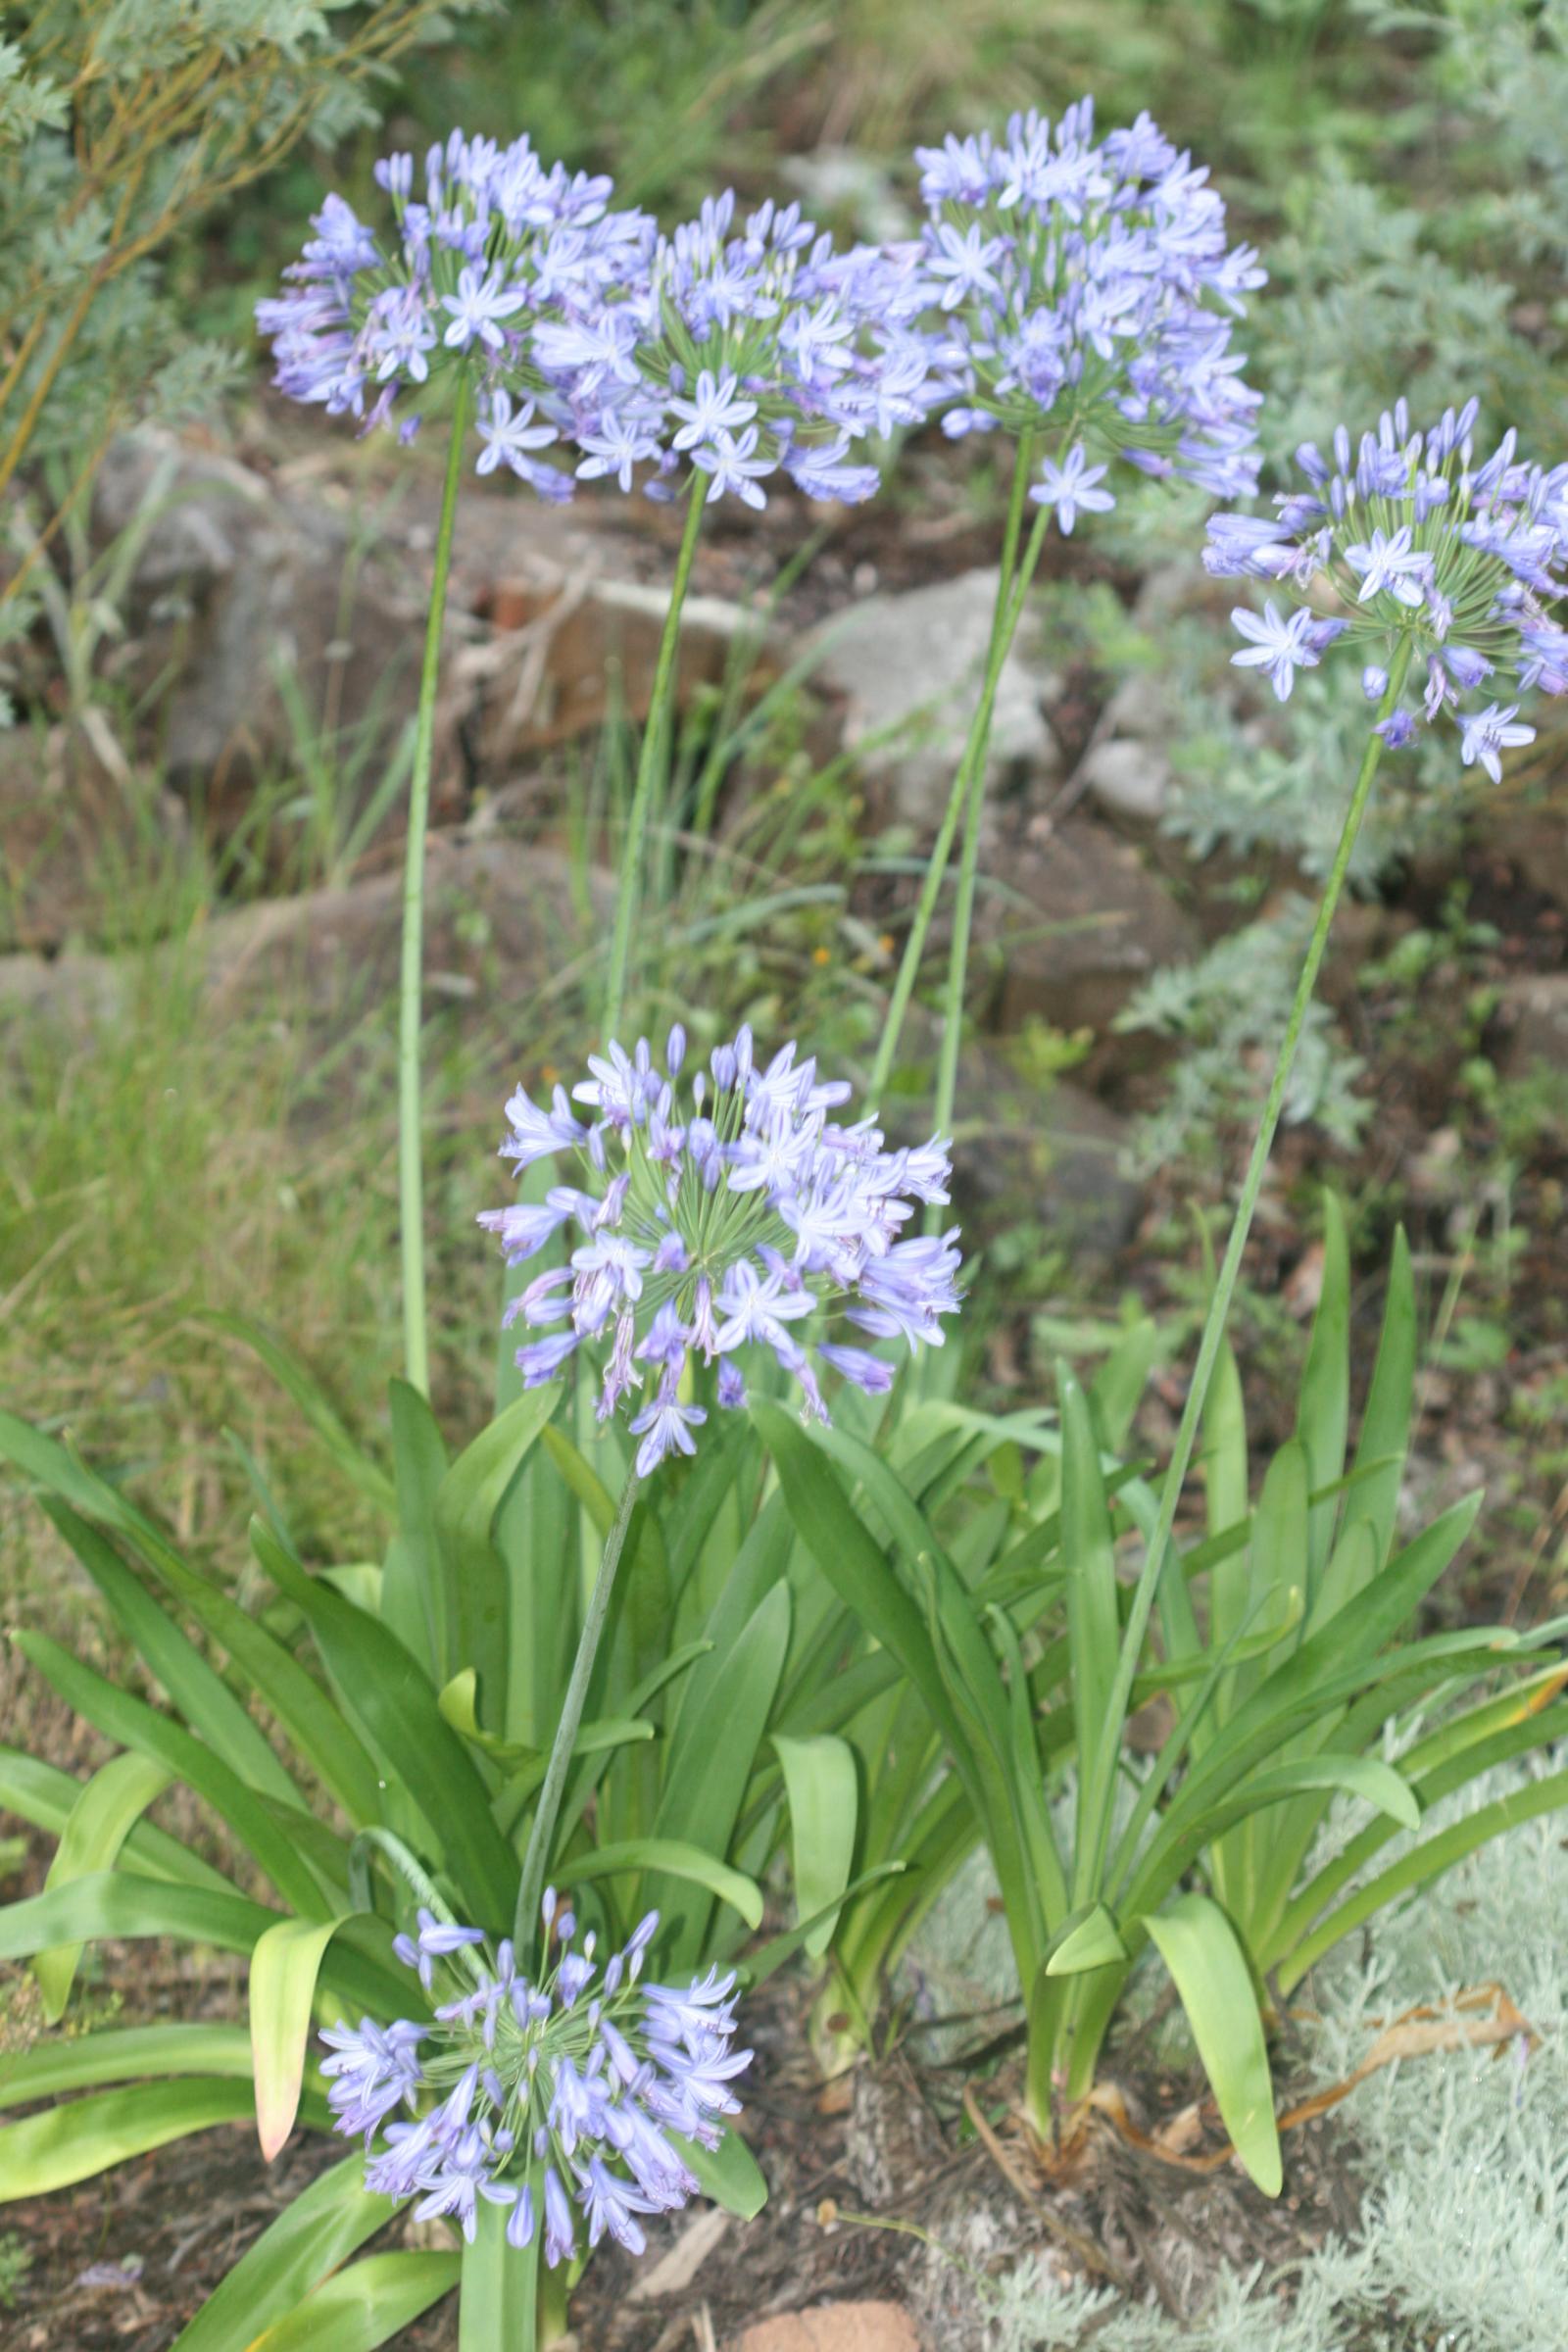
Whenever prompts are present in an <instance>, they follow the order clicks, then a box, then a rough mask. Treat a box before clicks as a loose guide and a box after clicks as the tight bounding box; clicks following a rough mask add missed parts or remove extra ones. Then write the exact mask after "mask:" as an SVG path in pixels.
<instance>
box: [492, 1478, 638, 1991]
mask: <svg viewBox="0 0 1568 2352" xmlns="http://www.w3.org/2000/svg"><path fill="white" fill-rule="evenodd" d="M641 1483H642V1482H641V1481H640V1480H639V1478H638V1476H637V1472H636V1470H635V1469H631V1470H628V1471H627V1473H626V1484H625V1486H624V1487H623V1488H622V1489H621V1494H620V1508H619V1509H618V1510H617V1511H616V1513H615V1522H614V1525H613V1527H612V1529H611V1531H610V1533H609V1535H608V1536H607V1537H606V1538H605V1548H604V1550H603V1552H602V1553H601V1554H600V1560H599V1574H598V1576H597V1577H596V1578H595V1580H594V1589H593V1593H592V1595H591V1597H590V1599H589V1602H588V1614H587V1616H586V1617H585V1618H584V1619H583V1626H582V1632H581V1634H580V1635H579V1636H578V1638H577V1655H576V1656H575V1658H573V1660H572V1662H571V1680H570V1682H569V1683H568V1684H567V1685H566V1695H565V1698H564V1701H563V1703H562V1709H561V1720H560V1722H559V1723H558V1724H557V1725H556V1736H555V1739H554V1740H552V1742H551V1746H550V1761H549V1763H548V1764H547V1765H546V1767H545V1779H544V1787H543V1788H542V1789H540V1791H539V1803H538V1807H537V1809H536V1811H535V1813H534V1817H533V1828H532V1829H531V1830H530V1831H529V1833H528V1847H527V1851H526V1853H525V1854H524V1855H523V1858H522V1880H521V1884H520V1885H519V1887H518V1888H517V1915H516V1922H515V1927H514V1929H513V1937H514V1941H515V1944H516V1946H517V1950H518V1952H519V1954H521V1953H523V1952H527V1951H529V1950H531V1949H532V1946H533V1939H534V1936H535V1935H536V1933H537V1931H538V1926H539V1898H540V1896H541V1895H542V1894H543V1892H544V1887H545V1872H546V1870H547V1869H548V1868H549V1866H550V1848H551V1843H552V1841H553V1839H554V1838H555V1835H556V1822H557V1820H558V1818H559V1816H560V1813H561V1797H562V1791H563V1789H564V1788H565V1785H566V1772H567V1769H568V1767H569V1766H570V1763H571V1756H572V1750H573V1748H574V1747H575V1746H576V1743H577V1731H578V1727H579V1725H580V1724H581V1722H582V1711H583V1707H584V1705H585V1704H586V1702H587V1697H588V1683H589V1678H590V1677H591V1676H592V1674H593V1670H594V1660H595V1659H596V1658H597V1657H598V1655H599V1644H600V1642H601V1641H602V1640H603V1638H604V1631H605V1619H606V1617H607V1616H608V1614H609V1611H610V1596H611V1594H612V1593H613V1591H614V1589H615V1571H616V1569H617V1568H618V1567H619V1566H620V1555H621V1553H622V1551H623V1550H624V1549H625V1545H626V1530H627V1528H628V1527H629V1526H630V1525H631V1515H632V1510H633V1507H634V1505H635V1504H636V1500H637V1491H638V1488H639V1486H640V1485H641Z"/></svg>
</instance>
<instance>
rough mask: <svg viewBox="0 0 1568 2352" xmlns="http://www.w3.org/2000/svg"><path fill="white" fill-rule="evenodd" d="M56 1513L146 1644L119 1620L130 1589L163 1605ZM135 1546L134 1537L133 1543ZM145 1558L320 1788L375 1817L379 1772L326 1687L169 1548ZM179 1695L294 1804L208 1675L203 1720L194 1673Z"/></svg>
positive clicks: (254, 1733)
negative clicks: (194, 1703)
mask: <svg viewBox="0 0 1568 2352" xmlns="http://www.w3.org/2000/svg"><path fill="white" fill-rule="evenodd" d="M53 1516H54V1518H55V1522H56V1525H57V1526H59V1527H60V1529H61V1531H62V1533H63V1534H64V1535H65V1536H66V1538H67V1540H68V1541H69V1542H70V1543H71V1544H72V1545H73V1548H74V1549H75V1551H76V1554H77V1557H78V1558H79V1559H80V1560H81V1563H82V1565H83V1567H85V1568H86V1569H87V1571H88V1573H89V1575H91V1576H93V1577H94V1579H95V1581H96V1582H97V1583H98V1586H99V1589H100V1591H101V1592H103V1593H104V1595H105V1597H106V1599H108V1600H109V1601H110V1602H111V1605H112V1606H113V1605H115V1599H116V1594H117V1593H118V1595H119V1597H120V1606H119V1607H118V1608H117V1611H116V1613H117V1615H121V1622H122V1623H123V1624H125V1626H126V1630H127V1632H129V1633H130V1635H131V1639H132V1640H133V1641H136V1642H138V1646H141V1643H140V1638H139V1636H138V1635H137V1633H136V1631H135V1630H134V1628H133V1627H132V1626H131V1625H130V1624H129V1623H128V1621H127V1618H126V1616H125V1615H124V1614H123V1613H122V1612H123V1610H124V1609H126V1608H128V1606H129V1604H130V1600H131V1598H132V1597H133V1595H132V1594H131V1593H130V1592H129V1591H127V1586H130V1587H134V1593H135V1594H140V1597H141V1601H142V1602H143V1603H144V1604H145V1606H146V1607H147V1608H149V1609H154V1610H156V1608H157V1604H156V1603H155V1602H153V1601H152V1600H150V1599H148V1597H147V1596H146V1595H145V1594H142V1593H141V1588H140V1586H139V1585H136V1584H135V1580H134V1579H133V1578H129V1577H128V1572H127V1571H126V1570H125V1568H124V1566H123V1562H121V1561H120V1560H119V1558H118V1557H117V1555H116V1554H115V1553H114V1552H113V1551H112V1550H111V1549H110V1547H109V1546H108V1545H107V1544H104V1542H103V1540H102V1538H101V1537H99V1536H98V1535H97V1534H96V1533H95V1532H94V1531H93V1530H92V1529H91V1528H89V1527H88V1526H87V1525H86V1523H85V1522H84V1521H83V1520H81V1519H79V1518H76V1517H74V1516H73V1514H71V1513H69V1512H67V1513H65V1514H62V1513H61V1512H59V1511H58V1510H57V1511H55V1512H54V1514H53ZM135 1540H136V1539H135V1536H134V1533H133V1534H132V1541H135ZM140 1556H141V1557H142V1558H143V1559H144V1560H145V1562H146V1564H147V1566H148V1567H149V1568H150V1569H151V1570H152V1573H153V1574H154V1575H155V1576H156V1577H157V1578H158V1579H159V1580H160V1582H161V1583H162V1584H163V1586H164V1588H165V1590H166V1591H167V1592H168V1593H170V1594H171V1595H172V1597H173V1598H174V1599H175V1600H176V1601H177V1602H179V1603H180V1605H181V1606H182V1607H183V1608H184V1609H185V1610H187V1611H188V1612H189V1614H190V1615H191V1616H192V1617H194V1618H195V1619H196V1621H197V1623H198V1624H199V1625H201V1626H202V1627H204V1628H205V1630H206V1631H207V1632H208V1633H209V1634H211V1635H212V1637H213V1638H214V1640H215V1641H216V1642H219V1643H220V1645H221V1647H222V1648H223V1649H225V1650H226V1651H227V1652H228V1655H229V1657H230V1658H231V1659H232V1660H233V1662H234V1664H235V1666H236V1667H237V1668H238V1669H239V1671H240V1674H241V1675H242V1676H243V1678H244V1680H245V1682H246V1683H247V1684H248V1685H249V1686H250V1687H251V1689H253V1690H254V1691H255V1692H256V1694H257V1696H258V1697H259V1698H260V1699H261V1700H262V1701H263V1702H264V1704H265V1705H267V1706H269V1707H270V1709H271V1711H272V1713H273V1715H274V1716H275V1717H276V1719H277V1723H278V1725H279V1728H280V1729H281V1730H282V1731H284V1732H286V1733H287V1735H288V1737H289V1739H290V1740H292V1741H293V1743H294V1746H295V1748H296V1750H297V1751H298V1753H299V1754H300V1755H301V1756H302V1757H303V1758H304V1759H305V1761H306V1762H307V1763H308V1764H309V1765H310V1766H311V1768H312V1770H313V1771H314V1772H315V1773H316V1774H317V1775H318V1777H319V1780H320V1782H321V1785H322V1787H323V1788H324V1789H327V1790H328V1791H329V1793H330V1794H331V1795H332V1796H333V1797H335V1798H336V1800H337V1802H338V1803H339V1804H340V1805H341V1806H342V1807H343V1809H344V1811H345V1812H346V1813H347V1814H348V1815H349V1816H350V1818H351V1819H352V1820H353V1821H354V1822H355V1823H356V1824H358V1823H360V1822H363V1821H371V1820H374V1819H375V1817H376V1811H377V1805H378V1798H377V1792H376V1777H375V1767H374V1766H373V1764H372V1763H371V1761H370V1759H369V1757H368V1755H367V1754H366V1752H365V1749H364V1747H363V1746H362V1745H361V1743H360V1741H359V1740H356V1739H355V1737H354V1734H353V1733H352V1732H351V1731H350V1729H349V1727H348V1725H347V1724H346V1723H345V1722H344V1721H343V1718H342V1715H341V1712H340V1710H339V1709H338V1708H336V1707H334V1706H332V1705H330V1704H329V1703H328V1702H327V1699H326V1694H325V1693H324V1692H323V1691H322V1689H321V1686H320V1685H319V1683H318V1682H317V1681H316V1680H315V1678H314V1677H313V1676H311V1675H309V1674H307V1672H306V1671H305V1668H304V1667H303V1666H302V1665H301V1664H300V1663H299V1661H298V1659H297V1658H295V1657H294V1656H293V1655H292V1653H291V1652H290V1651H289V1650H287V1649H285V1648H284V1646H283V1644H282V1642H278V1641H276V1640H275V1639H274V1638H273V1636H272V1635H271V1634H270V1633H269V1632H268V1631H267V1630H266V1628H265V1627H264V1626H261V1625H258V1624H257V1622H256V1620H255V1618H254V1617H252V1616H251V1615H250V1614H249V1612H248V1611H247V1610H245V1609H242V1608H241V1607H240V1606H239V1604H238V1602H237V1601H235V1600H233V1599H232V1598H231V1597H230V1595H229V1594H228V1593H225V1592H223V1591H222V1589H221V1587H220V1586H219V1585H217V1584H215V1583H214V1582H213V1581H212V1579H211V1578H209V1577H206V1576H203V1575H202V1574H201V1572H200V1571H199V1570H198V1569H195V1568H192V1567H191V1566H190V1565H189V1564H188V1562H186V1561H185V1560H182V1559H181V1558H180V1556H179V1554H178V1553H177V1552H176V1551H174V1550H173V1549H172V1547H171V1546H170V1545H168V1544H162V1543H144V1544H141V1546H140ZM158 1613H159V1614H162V1612H161V1611H159V1612H158ZM166 1622H167V1620H166ZM203 1664H204V1665H205V1661H203ZM155 1671H156V1669H155ZM161 1679H164V1678H162V1677H161ZM215 1679H216V1678H215ZM182 1683H183V1689H182V1690H175V1689H174V1688H173V1686H172V1685H171V1684H170V1683H168V1682H167V1680H166V1681H165V1687H166V1689H169V1690H170V1691H171V1695H172V1696H173V1697H174V1699H175V1700H176V1703H178V1704H179V1705H180V1706H181V1708H182V1709H183V1711H184V1713H185V1715H186V1720H187V1721H188V1722H189V1723H190V1725H191V1727H192V1729H193V1730H196V1731H199V1732H201V1733H202V1734H203V1736H204V1737H205V1738H206V1739H207V1741H208V1744H209V1746H212V1747H215V1748H216V1749H217V1750H218V1752H219V1753H220V1754H221V1755H222V1756H223V1757H225V1758H226V1760H227V1761H228V1762H229V1763H231V1764H233V1765H234V1767H235V1768H236V1770H238V1771H239V1773H240V1776H241V1778H242V1779H244V1780H248V1781H249V1782H250V1783H251V1785H252V1787H253V1788H255V1789H260V1790H263V1791H264V1792H266V1793H268V1794H270V1795H272V1796H276V1797H281V1798H284V1799H288V1798H291V1797H294V1796H295V1791H294V1789H293V1787H292V1784H291V1783H290V1781H289V1778H288V1776H287V1774H286V1773H285V1772H284V1771H283V1769H282V1767H281V1766H280V1765H279V1764H278V1762H277V1759H276V1757H275V1756H274V1755H273V1753H272V1750H271V1748H270V1745H269V1743H268V1741H267V1740H265V1739H264V1738H263V1736H262V1734H261V1732H260V1731H259V1730H258V1729H257V1726H256V1725H255V1724H254V1723H252V1722H251V1720H250V1717H249V1716H248V1715H247V1714H246V1713H245V1710H244V1709H243V1707H240V1706H239V1703H238V1701H237V1700H235V1699H233V1698H232V1697H231V1694H230V1693H229V1692H228V1691H226V1690H225V1689H224V1688H223V1686H222V1685H221V1684H220V1685H219V1689H220V1691H222V1698H221V1700H219V1699H217V1698H214V1697H213V1696H212V1694H211V1686H210V1684H209V1683H208V1682H207V1681H206V1679H205V1677H204V1678H203V1680H202V1684H201V1690H202V1691H206V1692H207V1693H208V1697H209V1702H210V1703H209V1704H208V1705H207V1706H206V1707H205V1708H203V1709H202V1710H201V1712H199V1713H198V1712H197V1711H196V1709H194V1708H192V1707H187V1706H186V1705H185V1696H186V1694H187V1693H189V1692H190V1691H191V1688H192V1686H191V1684H190V1680H189V1676H188V1674H187V1675H185V1676H184V1677H182ZM197 1695H198V1696H199V1695H200V1693H197ZM231 1710H233V1711H231ZM235 1713H237V1716H238V1722H237V1723H236V1721H235ZM241 1727H243V1728H241Z"/></svg>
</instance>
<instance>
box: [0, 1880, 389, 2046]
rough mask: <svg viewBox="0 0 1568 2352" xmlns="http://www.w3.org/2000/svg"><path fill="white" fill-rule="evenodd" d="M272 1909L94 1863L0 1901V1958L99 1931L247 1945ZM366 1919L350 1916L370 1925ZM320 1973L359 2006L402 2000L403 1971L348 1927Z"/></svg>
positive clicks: (89, 1938)
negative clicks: (45, 1887)
mask: <svg viewBox="0 0 1568 2352" xmlns="http://www.w3.org/2000/svg"><path fill="white" fill-rule="evenodd" d="M279 1916H280V1915H279V1914H278V1913H277V1912H276V1911H269V1910H268V1909H267V1908H266V1907H265V1905H263V1904H261V1903H253V1902H251V1901H250V1899H249V1898H248V1897H247V1896H246V1895H243V1894H215V1893H212V1892H210V1891H209V1889H208V1888H207V1887H180V1886H175V1885H171V1884H166V1883H165V1882H164V1881H162V1880H159V1879H137V1878H132V1877H131V1876H130V1874H129V1873H128V1872H125V1871H118V1870H101V1871H98V1872H96V1873H95V1874H94V1875H93V1876H92V1877H91V1878H86V1879H73V1881H72V1883H71V1885H70V1886H69V1887H53V1888H51V1889H50V1890H49V1892H48V1893H46V1894H34V1895H29V1896H28V1897H27V1898H26V1900H25V1901H24V1902H20V1903H7V1904H5V1905H3V1906H0V1960H29V1959H31V1957H32V1955H33V1953H34V1952H42V1951H46V1950H47V1949H48V1948H49V1946H50V1945H51V1944H55V1943H93V1942H96V1941H98V1940H99V1939H100V1938H102V1937H106V1936H113V1937H115V1938H117V1939H123V1940H126V1941H135V1940H137V1939H138V1938H141V1937H143V1936H175V1937H177V1938H179V1939H180V1940H181V1941H182V1942H186V1943H214V1944H217V1945H218V1947H219V1949H220V1950H221V1951H228V1952H248V1951H249V1950H250V1949H251V1947H252V1946H253V1944H254V1943H255V1941H256V1939H257V1937H258V1936H263V1935H265V1934H266V1933H267V1930H268V1929H269V1928H270V1927H272V1926H273V1925H275V1923H276V1921H277V1919H278V1917H279ZM375 1924H376V1923H374V1922H366V1923H361V1922H356V1923H355V1927H356V1928H358V1927H360V1926H361V1925H366V1926H369V1927H373V1926H375ZM322 1974H323V1976H324V1977H325V1978H326V1980H327V1981H328V1982H329V1983H330V1984H331V1985H332V1986H333V1988H334V1990H336V1991H337V1992H339V1993H340V1994H341V1995H342V1997H343V1999H344V2000H345V2001H347V2002H349V2003H350V2004H351V2005H352V2004H354V2003H356V2002H357V2003H358V2004H359V2007H360V2009H361V2010H362V2011H366V2010H375V2011H386V2010H388V2009H392V2008H393V2006H394V2004H396V2003H398V2002H400V2001H401V2002H402V2004H403V2006H404V2009H405V2010H407V2006H408V2003H409V2001H410V1999H411V1998H412V1999H414V2000H416V2001H417V1998H418V1993H417V1987H416V1988H415V1990H414V1992H413V1993H412V1994H411V1992H410V1990H409V1986H408V1985H407V1983H406V1982H405V1980H404V1978H403V1972H402V1971H401V1970H399V1969H396V1968H394V1967H393V1966H391V1965H390V1963H383V1962H381V1961H379V1960H377V1959H375V1958H372V1957H371V1956H370V1954H369V1953H368V1952H367V1951H364V1950H361V1949H360V1948H358V1946H357V1944H356V1943H355V1941H354V1939H353V1936H352V1934H351V1932H350V1931H349V1930H345V1931H344V1933H343V1934H342V1935H341V1936H339V1937H338V1939H337V1941H336V1943H335V1945H334V1946H333V1947H332V1949H331V1951H330V1952H329V1954H328V1956H327V1960H326V1963H325V1966H324V1968H323V1970H322Z"/></svg>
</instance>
